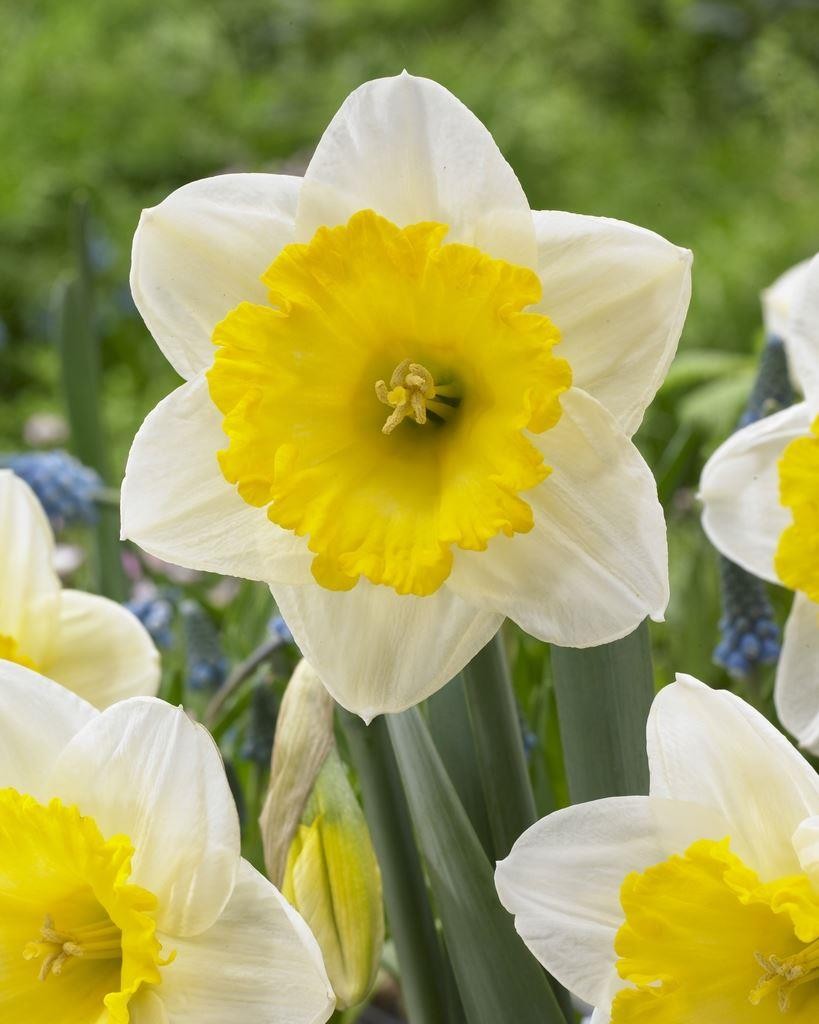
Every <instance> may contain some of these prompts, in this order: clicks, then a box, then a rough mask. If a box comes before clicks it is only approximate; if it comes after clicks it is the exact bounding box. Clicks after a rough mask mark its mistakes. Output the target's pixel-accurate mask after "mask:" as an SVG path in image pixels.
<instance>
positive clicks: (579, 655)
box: [552, 621, 654, 803]
mask: <svg viewBox="0 0 819 1024" xmlns="http://www.w3.org/2000/svg"><path fill="white" fill-rule="evenodd" d="M552 675H553V677H554V685H555V693H556V696H557V712H558V718H559V721H560V735H561V738H562V741H563V755H564V759H565V764H566V775H567V777H568V782H569V793H570V795H571V798H572V802H573V803H581V802H583V801H586V800H597V799H599V798H601V797H607V796H629V795H635V794H643V793H648V760H647V757H646V720H647V719H648V712H649V709H650V707H651V702H652V700H653V699H654V672H653V669H652V666H651V646H650V643H649V635H648V623H647V622H645V621H644V622H642V623H641V624H640V625H639V626H638V627H637V629H636V630H635V631H634V632H633V633H632V634H631V635H630V636H627V637H624V638H623V639H622V640H615V641H614V643H610V644H604V645H603V646H602V647H589V648H586V649H585V650H575V649H573V648H569V647H554V646H553V647H552Z"/></svg>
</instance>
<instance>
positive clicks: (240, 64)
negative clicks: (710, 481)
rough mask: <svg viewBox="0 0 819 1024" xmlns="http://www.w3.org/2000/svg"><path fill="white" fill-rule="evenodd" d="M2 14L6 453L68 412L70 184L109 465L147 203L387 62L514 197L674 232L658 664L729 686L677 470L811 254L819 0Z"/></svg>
mask: <svg viewBox="0 0 819 1024" xmlns="http://www.w3.org/2000/svg"><path fill="white" fill-rule="evenodd" d="M0 32H1V33H2V37H3V48H2V49H3V54H4V57H3V60H2V61H0V94H2V97H3V103H2V106H0V236H2V239H3V245H2V246H0V316H1V317H2V319H1V320H0V400H2V404H1V405H0V449H5V450H18V449H20V448H22V447H24V443H23V439H22V427H23V424H24V423H25V421H26V419H27V418H28V417H29V416H30V415H31V414H32V413H35V412H43V411H48V410H52V411H58V410H60V409H61V397H60V388H59V379H58V378H59V369H58V359H57V356H56V352H55V347H54V344H53V337H52V335H53V321H54V314H53V295H54V292H55V288H56V287H57V286H58V285H59V283H60V281H61V280H62V279H63V277H64V276H65V275H66V274H67V273H70V272H72V270H73V269H74V268H75V266H76V262H77V256H76V251H75V248H76V247H75V245H74V243H73V241H72V222H71V221H72V219H71V208H72V202H73V201H74V199H75V197H77V196H80V195H81V196H83V197H85V198H86V199H87V200H88V202H89V204H90V209H91V211H92V231H91V256H92V262H93V269H94V275H95V286H96V296H97V303H96V307H97V314H96V315H97V320H98V324H97V326H98V330H99V333H100V336H101V339H102V358H103V378H102V386H101V400H102V412H103V416H104V420H105V423H106V432H107V435H108V438H109V443H110V449H111V465H112V467H113V468H112V470H111V482H112V483H114V484H116V483H117V482H118V479H119V477H120V475H121V472H122V467H123V465H124V459H125V456H126V453H127V449H128V445H129V443H130V440H131V438H132V437H133V434H134V432H135V430H136V428H137V427H138V425H139V423H140V422H141V420H142V418H143V416H144V415H145V413H147V412H148V410H149V409H150V408H151V407H152V406H153V405H154V404H155V403H156V402H157V400H158V399H159V398H161V397H162V396H163V395H164V394H166V393H167V392H168V391H169V390H170V389H171V388H172V387H173V386H174V384H175V380H174V376H173V372H172V371H171V370H170V368H169V367H168V366H167V364H166V363H165V361H164V360H163V358H162V357H161V355H160V354H159V352H158V350H157V349H156V347H155V346H154V344H153V343H152V341H151V339H150V337H149V336H148V334H147V332H146V331H145V329H144V327H143V326H142V324H141V321H140V320H139V318H138V316H137V315H136V313H135V311H134V309H133V306H132V304H131V302H130V298H129V294H128V289H127V271H128V257H129V248H130V241H131V236H132V233H133V229H134V227H135V225H136V222H137V219H138V216H139V212H140V210H141V209H142V208H143V207H145V206H150V205H152V204H154V203H156V202H158V201H159V200H161V199H162V198H163V197H164V196H165V195H166V194H167V193H168V192H169V191H171V190H172V189H174V188H176V187H177V186H179V185H181V184H183V183H184V182H187V181H189V180H191V179H194V178H198V177H203V176H207V175H210V174H216V173H219V172H220V171H225V170H235V169H246V170H280V169H286V170H290V171H292V170H295V171H296V172H297V173H298V171H299V170H300V169H301V168H303V167H304V166H305V164H306V162H307V160H308V159H309V156H310V151H311V146H313V145H314V144H315V141H316V139H317V138H318V136H319V134H320V133H321V131H322V129H323V128H324V126H325V125H326V123H327V122H328V120H329V119H330V117H331V116H332V115H333V113H334V111H335V110H336V109H337V107H338V106H339V104H340V103H341V101H342V100H343V98H344V97H345V96H346V94H347V93H348V92H349V91H350V90H352V89H353V88H355V87H356V86H357V85H358V84H360V83H361V82H362V81H364V80H366V79H368V78H372V77H377V76H380V75H389V74H394V73H397V72H398V71H400V70H401V69H402V68H404V67H406V68H407V69H409V70H410V71H412V72H413V73H415V74H419V75H427V76H430V77H433V78H435V79H437V80H439V81H440V82H442V83H443V84H445V85H446V86H447V87H449V88H450V89H451V90H452V91H453V92H455V93H456V94H457V95H458V96H459V97H460V98H461V99H463V101H464V102H465V103H467V104H468V105H469V106H470V107H471V108H472V109H473V110H474V111H475V112H476V113H477V114H478V116H479V117H480V118H481V119H482V120H483V121H484V123H485V124H486V125H487V126H488V127H489V128H490V130H491V131H492V133H493V134H494V136H495V138H496V139H497V141H498V143H499V145H500V147H501V149H502V150H503V151H504V152H505V154H506V155H507V157H508V158H509V160H510V162H511V163H512V165H513V166H514V168H515V169H516V171H517V173H518V175H519V177H520V179H521V181H522V183H523V185H524V188H525V189H526V192H527V194H528V196H529V199H530V201H531V204H532V206H533V207H536V208H543V207H552V208H558V209H567V210H573V211H579V212H584V213H593V214H604V215H607V216H612V217H618V218H623V219H626V220H631V221H634V222H636V223H638V224H642V225H645V226H647V227H649V228H652V229H654V230H656V231H658V232H660V233H662V234H664V235H666V236H667V237H669V238H670V239H672V240H673V241H675V242H677V243H678V244H681V245H685V246H688V247H690V248H691V249H693V251H694V253H695V265H694V298H693V301H692V305H691V311H690V314H689V318H688V322H687V324H686V328H685V333H684V335H683V340H682V345H681V351H682V353H683V355H682V357H681V359H680V360H679V361H678V362H677V364H676V365H675V368H674V369H673V370H672V373H671V375H670V377H669V380H668V382H667V384H666V386H665V388H664V390H663V392H662V394H661V395H660V397H659V399H658V400H657V402H656V403H655V405H654V406H653V408H652V409H651V411H650V413H649V415H648V417H647V419H646V422H645V424H644V426H643V428H642V430H641V432H640V435H639V442H640V444H641V446H642V448H643V450H644V451H645V453H646V455H647V457H648V459H649V461H650V462H651V464H652V466H653V467H654V469H655V471H656V473H657V477H658V482H659V485H660V490H661V495H662V498H663V501H664V503H665V506H666V509H667V512H668V517H669V524H670V549H671V569H672V582H673V594H674V597H673V600H672V604H671V607H670V609H669V613H668V623H667V624H666V625H661V626H657V627H656V628H654V630H653V638H654V644H655V664H656V671H657V679H658V682H665V681H667V680H669V679H670V678H671V676H672V673H673V672H674V671H675V670H676V669H684V670H686V671H689V672H692V673H694V674H697V675H700V676H701V677H703V678H706V679H708V680H709V681H710V682H712V683H716V684H726V683H727V682H728V680H727V678H726V677H725V676H724V674H723V673H722V672H721V671H720V670H718V669H717V668H715V667H714V666H713V665H712V664H711V657H710V655H711V650H712V648H713V647H714V645H715V643H716V640H717V620H718V618H719V607H718V582H717V575H716V562H715V558H714V557H713V554H712V553H711V552H710V550H709V548H708V546H707V544H706V543H705V541H704V538H703V536H702V534H701V531H700V528H699V519H698V512H697V509H696V503H695V500H694V488H695V487H696V482H697V479H698V476H699V470H700V468H701V465H702V462H703V459H704V458H705V457H706V456H707V454H708V453H709V451H710V450H711V449H712V448H713V447H714V446H715V445H716V444H717V443H718V442H719V441H720V440H721V439H722V438H723V437H724V436H725V435H726V434H727V433H728V432H729V431H730V429H731V428H732V426H733V424H734V422H735V420H736V418H737V416H738V414H739V411H740V408H741V406H742V404H743V402H744V400H745V397H746V395H747V392H748V390H749V388H750V383H751V378H752V375H753V372H754V365H755V356H754V353H755V352H756V351H757V350H758V348H759V346H760V344H761V340H762V338H761V324H760V315H759V302H758V293H759V291H760V289H761V288H762V287H764V286H765V285H766V284H768V283H769V282H770V281H771V280H772V279H773V278H774V277H775V276H777V275H778V274H779V273H780V272H781V271H783V270H784V269H785V268H786V267H788V266H789V265H790V264H792V263H794V262H795V261H797V260H799V259H802V258H804V257H806V256H808V255H810V254H812V253H813V252H814V251H816V250H817V249H819V188H817V183H819V146H817V136H816V130H815V125H816V112H817V110H819V74H818V73H817V72H819V5H817V3H816V2H814V0H778V2H777V0H746V2H743V3H739V2H736V3H731V2H724V3H716V2H714V3H710V2H701V0H700V2H695V0H596V2H578V0H553V2H546V0H540V2H537V0H535V2H533V0H478V2H475V0H473V2H469V0H381V2H377V3H373V0H324V2H320V0H165V2H163V3H161V4H160V3H150V2H145V0H109V2H107V3H102V2H88V3H82V4H71V3H68V2H65V0H28V2H27V3H24V4H11V3H7V4H5V5H4V6H3V17H2V28H1V29H0ZM246 590H247V588H244V589H243V590H242V597H241V599H240V600H239V601H238V602H234V603H233V604H230V605H228V606H227V608H225V609H222V610H217V611H215V612H214V614H215V615H216V616H217V618H218V619H219V622H220V624H221V625H222V626H223V627H224V629H223V643H224V646H225V649H226V651H227V654H228V656H229V658H230V659H231V660H232V661H234V662H235V661H237V660H238V659H240V658H242V657H244V656H246V655H247V654H248V652H249V651H250V650H251V648H252V647H253V646H254V645H255V644H256V643H257V642H259V641H260V640H261V639H262V637H263V634H264V625H265V622H266V619H267V613H268V611H269V609H268V608H267V605H266V602H267V596H266V594H264V593H262V592H261V590H260V588H253V593H252V595H251V596H248V593H247V592H246ZM200 591H201V593H200V594H199V596H201V597H202V598H203V600H205V601H206V602H207V600H208V598H207V594H206V589H205V587H204V586H201V587H200ZM253 595H255V596H253ZM777 600H778V601H783V600H784V599H783V598H781V597H778V598H777ZM780 611H782V608H780ZM511 643H512V644H513V646H514V650H515V658H514V671H515V677H516V682H517V685H518V692H519V695H520V697H521V703H522V707H523V709H524V712H525V715H526V720H527V728H528V730H529V733H530V739H531V744H532V745H533V746H535V747H537V748H538V749H540V750H541V751H543V750H545V751H546V759H544V758H543V757H539V758H535V759H533V771H534V773H535V775H536V782H537V783H538V798H539V802H540V804H541V807H542V808H545V807H546V806H548V805H549V804H550V803H551V802H552V801H553V800H557V801H558V802H561V801H563V800H565V792H563V789H562V781H561V779H562V776H561V773H560V771H559V770H555V771H554V772H553V775H552V782H549V781H548V778H547V774H546V771H545V765H546V764H547V759H551V761H552V762H557V761H559V748H558V746H557V744H556V743H554V742H552V743H549V742H548V740H549V737H552V739H555V728H556V726H555V722H554V715H553V713H552V706H551V696H550V689H549V687H548V686H546V687H544V686H541V685H540V683H541V681H542V679H543V678H544V674H545V676H546V678H547V680H548V664H547V658H546V654H545V651H544V648H543V647H542V645H539V644H536V643H535V642H533V641H531V640H529V639H526V638H520V637H516V636H512V638H511ZM166 660H167V661H168V663H169V665H170V666H171V667H170V668H169V670H168V671H169V673H170V677H169V682H168V686H169V687H172V688H176V690H178V688H179V687H180V686H181V685H182V683H181V682H180V680H181V678H182V677H181V675H180V673H181V671H182V670H181V669H180V668H179V666H178V665H177V666H176V667H174V660H173V657H169V658H168V659H166ZM174 672H176V675H175V676H174ZM768 684H769V679H768V678H767V677H766V679H765V680H763V687H762V690H761V691H758V692H756V693H754V694H753V696H754V698H755V699H761V700H762V702H763V703H764V694H765V687H766V686H767V685H768ZM759 693H762V695H763V697H762V698H760V697H759ZM247 699H248V700H249V698H247ZM228 724H229V725H230V723H228ZM223 732H224V733H225V734H226V735H227V734H228V733H229V729H228V726H225V728H224V729H223ZM553 767H554V764H553ZM257 783H258V780H257ZM258 784H260V783H258Z"/></svg>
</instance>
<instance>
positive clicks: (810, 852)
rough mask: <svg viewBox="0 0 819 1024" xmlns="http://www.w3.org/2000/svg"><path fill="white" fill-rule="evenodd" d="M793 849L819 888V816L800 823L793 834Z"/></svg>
mask: <svg viewBox="0 0 819 1024" xmlns="http://www.w3.org/2000/svg"><path fill="white" fill-rule="evenodd" d="M793 848H794V850H796V855H797V856H798V857H799V863H800V865H801V867H802V870H803V871H804V872H805V874H806V875H807V876H808V877H809V878H810V880H811V882H813V884H814V886H816V887H819V816H816V815H814V817H812V818H806V819H805V820H804V821H801V822H800V823H799V825H798V826H797V829H796V831H795V832H794V834H793Z"/></svg>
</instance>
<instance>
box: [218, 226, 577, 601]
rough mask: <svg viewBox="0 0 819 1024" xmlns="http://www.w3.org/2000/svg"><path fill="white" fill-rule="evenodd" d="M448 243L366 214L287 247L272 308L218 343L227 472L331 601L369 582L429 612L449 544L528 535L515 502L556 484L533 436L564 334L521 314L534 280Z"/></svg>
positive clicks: (273, 285) (559, 378)
mask: <svg viewBox="0 0 819 1024" xmlns="http://www.w3.org/2000/svg"><path fill="white" fill-rule="evenodd" d="M446 233H447V227H446V225H444V224H435V223H420V224H412V225H409V226H408V227H404V228H399V227H397V226H396V225H395V224H393V223H391V222H390V221H389V220H387V219H385V218H384V217H380V216H378V215H377V214H375V213H374V212H373V211H372V210H362V211H360V212H359V213H356V214H354V215H353V216H352V217H351V218H350V220H349V221H348V223H347V224H345V225H343V226H340V227H335V228H320V229H319V230H318V231H317V232H316V234H315V236H314V237H313V239H312V241H311V242H310V243H309V244H306V245H299V244H291V245H288V246H285V248H284V249H283V250H282V252H281V253H280V254H279V256H278V257H277V258H276V260H275V261H274V262H273V264H272V265H271V266H270V268H269V269H268V270H267V272H266V273H265V274H264V276H263V278H262V280H263V281H264V283H265V285H266V286H267V288H268V289H269V297H270V302H271V304H272V305H271V306H261V305H256V304H252V303H242V304H241V305H240V306H238V307H237V309H235V310H234V311H233V312H231V313H230V314H229V315H228V316H227V317H226V318H225V319H224V320H223V321H222V322H221V323H220V324H219V325H218V326H217V327H216V330H215V331H214V336H213V339H214V342H215V343H216V345H218V346H219V348H218V352H217V355H216V359H215V361H214V364H213V367H212V369H211V370H210V371H209V373H208V385H209V388H210V394H211V398H212V399H213V401H214V403H215V404H216V406H217V407H218V408H219V410H220V411H221V412H222V413H223V414H224V423H223V426H224V430H225V433H226V434H227V436H228V438H229V439H230V445H229V447H228V449H227V450H226V451H223V452H221V453H220V455H219V463H220V466H221V468H222V471H223V473H224V475H225V477H226V479H227V480H228V481H229V482H231V483H234V484H236V485H238V489H239V493H240V494H241V496H242V497H243V498H244V500H245V501H247V502H248V503H249V504H251V505H257V506H266V507H267V513H268V516H269V517H270V519H271V520H272V521H273V522H274V523H277V524H278V525H279V526H282V527H284V528H285V529H288V530H293V531H294V532H295V533H296V534H298V535H299V536H306V537H307V538H308V546H309V548H310V550H311V551H312V552H314V554H315V558H314V560H313V566H312V569H313V575H314V576H315V578H316V580H317V581H318V582H319V583H321V584H322V585H323V586H325V587H327V588H329V589H331V590H348V589H350V588H351V587H353V586H354V585H355V583H356V581H357V580H358V578H359V576H365V577H366V578H367V579H369V580H370V581H372V582H373V583H383V584H386V585H388V586H390V587H393V588H394V589H395V590H396V591H397V592H398V593H400V594H417V595H428V594H431V593H433V592H434V591H435V590H437V589H438V587H440V585H441V584H442V583H443V582H444V580H446V578H447V577H448V575H449V573H450V571H451V568H452V552H451V548H452V546H453V545H456V546H458V547H460V548H464V549H467V550H483V549H485V548H486V545H487V542H488V541H489V540H490V539H491V538H492V537H494V536H496V535H497V534H498V533H505V534H506V535H508V536H511V535H512V534H514V533H525V532H527V531H528V530H530V529H531V528H532V525H533V516H532V509H531V508H530V506H529V505H528V504H527V503H526V501H525V500H524V498H522V497H521V496H520V495H521V492H525V491H526V490H528V489H529V488H531V487H534V486H535V485H536V484H538V483H539V482H540V481H542V480H543V479H545V477H546V476H547V475H548V473H549V467H547V466H546V465H545V464H544V461H543V457H542V455H541V454H540V452H539V451H538V450H537V449H536V448H535V447H534V445H532V443H531V442H530V441H529V440H527V438H526V436H525V434H524V431H526V430H530V431H533V432H536V433H540V432H542V431H544V430H548V429H549V428H550V427H552V426H554V425H555V424H556V423H557V421H558V419H559V417H560V404H559V396H560V394H561V393H562V392H564V391H565V390H566V389H567V388H568V387H569V386H570V385H571V371H570V369H569V366H568V363H566V362H565V360H562V359H558V358H556V357H555V356H553V355H552V348H553V346H554V345H555V344H556V343H557V341H558V340H559V337H560V335H559V332H558V330H557V328H556V327H555V326H554V325H553V324H552V323H551V322H550V321H549V319H548V318H547V317H545V316H543V315H540V314H538V313H527V312H523V310H524V309H525V308H526V307H527V306H530V305H532V304H533V303H536V302H537V301H538V300H539V298H540V295H541V285H540V281H539V279H538V277H537V275H536V274H535V273H534V272H533V271H532V270H529V269H527V268H525V267H518V266H514V265H513V264H511V263H507V262H505V261H504V260H499V259H492V258H490V257H489V256H487V255H486V254H485V253H482V252H480V251H479V250H478V249H476V248H474V247H472V246H468V245H461V244H449V245H445V244H443V239H444V237H445V235H446ZM386 382H389V387H388V385H387V383H386ZM385 405H386V406H390V407H392V408H393V410H394V411H393V412H392V413H391V414H390V415H389V416H388V417H387V420H386V423H385V416H386V415H387V413H388V411H389V410H388V409H385Z"/></svg>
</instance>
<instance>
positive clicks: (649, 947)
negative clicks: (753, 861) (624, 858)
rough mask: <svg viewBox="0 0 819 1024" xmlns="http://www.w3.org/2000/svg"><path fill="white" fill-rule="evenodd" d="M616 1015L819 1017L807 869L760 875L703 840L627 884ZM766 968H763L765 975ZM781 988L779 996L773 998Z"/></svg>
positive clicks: (656, 1019)
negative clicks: (776, 875) (626, 984)
mask: <svg viewBox="0 0 819 1024" xmlns="http://www.w3.org/2000/svg"><path fill="white" fill-rule="evenodd" d="M621 902H622V905H623V910H624V912H625V922H624V923H623V926H622V927H621V928H620V930H619V932H618V933H617V938H616V940H615V948H616V951H617V953H618V955H619V960H618V961H617V970H618V972H619V973H620V976H621V977H622V978H623V979H624V980H625V981H627V982H629V983H630V986H629V987H627V988H624V989H623V990H622V991H620V992H618V994H617V996H616V997H615V999H614V1002H613V1005H612V1009H611V1021H612V1024H638V1022H639V1024H749V1022H750V1024H774V1022H777V1021H778V1020H779V1019H780V1016H781V1013H782V1012H784V1011H789V1014H790V1019H791V1020H792V1021H793V1022H794V1024H808V1022H811V1024H812V1022H813V1021H815V1020H817V1019H819V985H808V984H807V983H808V982H811V981H816V980H819V941H817V939H819V896H817V894H816V893H815V892H814V890H813V887H812V885H811V883H810V880H809V879H808V878H807V877H806V876H805V875H792V876H789V877H786V878H780V879H777V880H775V881H773V882H762V881H760V879H759V877H758V876H757V875H756V874H755V873H754V872H753V871H752V870H751V869H750V868H749V867H747V866H746V865H745V864H744V863H743V862H742V861H741V860H740V859H739V857H737V856H736V855H735V854H734V853H732V852H731V850H730V843H729V840H727V839H725V840H723V841H721V842H713V841H711V840H705V839H704V840H701V841H699V842H697V843H694V845H693V846H691V847H689V849H688V850H687V851H686V852H685V853H684V854H682V855H680V856H675V857H670V858H669V859H668V860H666V861H663V862H662V863H660V864H655V865H654V866H653V867H650V868H648V869H647V870H646V871H643V872H639V873H638V872H635V873H634V874H632V875H629V876H628V878H626V880H625V882H624V883H623V887H622V890H621ZM760 967H761V968H762V969H763V971H764V974H763V975H762V977H760V975H759V969H760ZM774 994H776V996H777V998H776V999H771V998H769V997H770V996H772V995H774Z"/></svg>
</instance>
